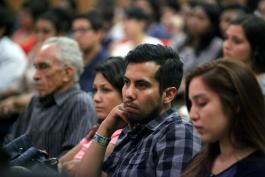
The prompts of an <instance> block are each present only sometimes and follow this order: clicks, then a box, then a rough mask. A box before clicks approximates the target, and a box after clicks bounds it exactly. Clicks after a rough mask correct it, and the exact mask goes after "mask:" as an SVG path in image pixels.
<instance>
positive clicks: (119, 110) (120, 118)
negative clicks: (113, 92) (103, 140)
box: [98, 103, 132, 137]
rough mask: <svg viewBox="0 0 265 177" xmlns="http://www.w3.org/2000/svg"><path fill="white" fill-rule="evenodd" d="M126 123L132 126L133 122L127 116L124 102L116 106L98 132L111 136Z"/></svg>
mask: <svg viewBox="0 0 265 177" xmlns="http://www.w3.org/2000/svg"><path fill="white" fill-rule="evenodd" d="M126 125H128V126H129V128H132V125H131V123H130V122H129V120H128V118H127V117H126V113H125V110H124V106H123V103H122V104H119V105H118V106H116V107H114V108H113V109H112V110H111V111H110V113H109V114H108V116H107V117H106V119H105V120H104V121H103V122H102V123H101V125H100V127H99V129H98V133H99V134H100V135H102V136H106V137H111V135H112V134H113V133H114V131H116V130H118V129H122V128H124V127H125V126H126Z"/></svg>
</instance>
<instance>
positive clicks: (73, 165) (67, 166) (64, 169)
mask: <svg viewBox="0 0 265 177" xmlns="http://www.w3.org/2000/svg"><path fill="white" fill-rule="evenodd" d="M79 163H80V161H79V160H71V161H68V162H65V163H63V164H62V166H61V173H62V174H63V176H67V177H70V176H71V177H74V176H75V175H76V170H77V169H78V165H79Z"/></svg>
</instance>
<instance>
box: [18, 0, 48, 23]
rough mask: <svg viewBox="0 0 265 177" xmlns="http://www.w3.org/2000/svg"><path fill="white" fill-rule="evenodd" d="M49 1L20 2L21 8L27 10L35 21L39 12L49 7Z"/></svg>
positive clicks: (32, 0) (31, 0) (43, 11)
mask: <svg viewBox="0 0 265 177" xmlns="http://www.w3.org/2000/svg"><path fill="white" fill-rule="evenodd" d="M49 7H50V3H49V1H48V0H41V1H39V0H30V1H26V2H24V3H23V4H22V10H24V11H26V12H28V13H29V14H30V15H31V17H32V19H33V21H35V20H36V19H37V18H38V17H39V16H40V15H41V14H43V13H45V12H46V11H47V9H49Z"/></svg>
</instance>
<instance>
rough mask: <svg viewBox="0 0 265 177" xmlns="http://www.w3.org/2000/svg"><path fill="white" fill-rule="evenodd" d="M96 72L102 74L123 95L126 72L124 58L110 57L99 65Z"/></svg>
mask: <svg viewBox="0 0 265 177" xmlns="http://www.w3.org/2000/svg"><path fill="white" fill-rule="evenodd" d="M95 70H96V72H100V73H102V75H103V76H104V77H105V78H106V79H107V81H108V82H109V83H110V84H111V85H112V86H113V87H114V88H115V89H117V90H118V91H119V92H120V93H121V91H122V87H123V75H124V71H125V61H124V59H123V58H122V57H109V58H108V59H107V60H105V61H104V62H102V63H100V64H99V65H97V66H96V68H95Z"/></svg>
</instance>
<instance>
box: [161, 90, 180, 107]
mask: <svg viewBox="0 0 265 177" xmlns="http://www.w3.org/2000/svg"><path fill="white" fill-rule="evenodd" d="M176 95H177V88H176V87H168V88H166V89H165V90H164V92H163V95H162V99H163V103H165V104H168V103H171V102H172V101H173V100H174V98H175V97H176Z"/></svg>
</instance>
